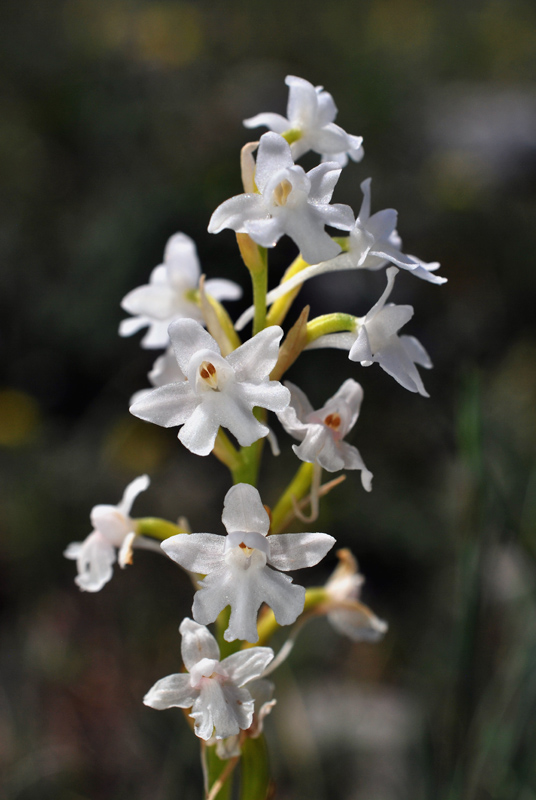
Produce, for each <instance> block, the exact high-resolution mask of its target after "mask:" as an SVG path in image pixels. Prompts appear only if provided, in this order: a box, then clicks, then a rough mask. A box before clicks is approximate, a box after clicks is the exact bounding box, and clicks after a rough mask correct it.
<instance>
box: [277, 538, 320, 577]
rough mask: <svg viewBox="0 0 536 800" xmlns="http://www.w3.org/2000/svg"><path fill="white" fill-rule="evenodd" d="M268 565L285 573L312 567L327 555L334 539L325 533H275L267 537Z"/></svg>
mask: <svg viewBox="0 0 536 800" xmlns="http://www.w3.org/2000/svg"><path fill="white" fill-rule="evenodd" d="M268 541H269V543H270V556H269V559H268V561H269V563H270V564H272V565H273V566H274V567H277V569H282V570H285V572H287V571H288V570H291V569H304V568H305V567H313V566H314V565H315V564H318V562H319V561H321V560H322V559H323V558H324V556H325V555H326V553H328V552H329V551H330V550H331V548H332V547H333V545H334V544H335V539H334V538H333V536H330V535H329V534H327V533H277V534H273V535H272V536H269V537H268Z"/></svg>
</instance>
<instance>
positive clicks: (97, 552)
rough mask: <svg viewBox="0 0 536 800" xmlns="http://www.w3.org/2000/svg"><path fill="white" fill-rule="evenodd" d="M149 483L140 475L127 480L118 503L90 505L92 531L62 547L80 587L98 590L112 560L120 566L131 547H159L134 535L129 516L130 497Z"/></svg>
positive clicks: (126, 561)
mask: <svg viewBox="0 0 536 800" xmlns="http://www.w3.org/2000/svg"><path fill="white" fill-rule="evenodd" d="M149 483H150V481H149V476H148V475H141V476H140V477H139V478H136V479H135V480H133V481H132V483H129V485H128V486H127V488H126V489H125V492H124V494H123V497H122V500H121V502H120V503H119V504H118V505H116V506H109V505H99V506H94V507H93V508H92V510H91V524H92V525H93V531H92V532H91V533H90V534H89V536H88V537H87V538H86V539H85V540H84V541H83V542H72V543H71V544H70V545H69V546H68V547H67V549H66V550H65V552H64V554H63V555H64V556H65V557H66V558H70V559H72V560H73V561H76V563H77V568H78V575H77V576H76V578H75V582H76V583H77V585H78V586H79V587H80V588H81V589H82V590H83V591H85V592H98V591H100V590H101V589H102V587H103V586H104V584H106V583H108V581H109V580H110V579H111V577H112V574H113V569H112V567H113V565H114V564H115V562H116V560H117V561H119V566H120V567H125V566H126V565H127V564H130V563H131V561H132V548H133V547H141V548H145V549H147V550H155V551H158V550H160V545H159V543H158V542H153V541H151V540H150V539H145V538H143V537H141V536H137V535H136V523H135V521H134V520H133V519H131V518H130V517H129V514H130V509H131V508H132V504H133V503H134V500H135V499H136V497H137V496H138V495H139V494H140V492H144V491H145V490H146V489H147V487H148V486H149ZM117 551H119V553H117Z"/></svg>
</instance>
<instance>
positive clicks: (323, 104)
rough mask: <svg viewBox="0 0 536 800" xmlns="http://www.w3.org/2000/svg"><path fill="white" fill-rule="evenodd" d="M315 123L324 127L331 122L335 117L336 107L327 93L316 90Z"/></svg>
mask: <svg viewBox="0 0 536 800" xmlns="http://www.w3.org/2000/svg"><path fill="white" fill-rule="evenodd" d="M316 94H317V103H318V109H317V123H318V124H319V125H321V126H322V127H324V126H325V125H329V123H330V122H333V120H334V119H335V117H336V116H337V106H336V105H335V101H334V99H333V97H332V96H331V95H330V93H329V92H322V91H321V92H319V91H318V90H317V93H316Z"/></svg>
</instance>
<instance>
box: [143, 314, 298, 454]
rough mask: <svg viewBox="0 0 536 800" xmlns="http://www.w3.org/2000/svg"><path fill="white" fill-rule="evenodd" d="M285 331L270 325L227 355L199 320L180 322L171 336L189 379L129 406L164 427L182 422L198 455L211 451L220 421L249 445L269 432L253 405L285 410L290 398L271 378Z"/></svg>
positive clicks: (186, 442)
mask: <svg viewBox="0 0 536 800" xmlns="http://www.w3.org/2000/svg"><path fill="white" fill-rule="evenodd" d="M282 335H283V331H282V329H281V328H279V327H277V326H271V327H269V328H265V329H264V330H263V331H260V333H258V334H257V335H256V336H253V337H252V338H251V339H249V340H248V341H247V342H245V343H244V344H243V345H241V346H240V347H238V348H237V349H236V350H233V352H232V353H230V354H229V355H228V356H227V357H226V358H223V356H222V355H221V351H220V348H219V346H218V344H217V343H216V341H215V340H214V339H213V338H212V336H211V335H210V334H209V333H207V331H205V330H204V329H203V328H202V327H201V325H200V324H199V323H198V322H195V320H193V319H178V320H175V322H173V323H172V324H171V325H170V326H169V336H170V339H171V343H172V346H173V350H174V353H175V358H176V359H177V362H178V365H179V368H180V370H181V371H182V373H183V374H184V375H186V376H187V379H186V380H185V381H177V382H176V383H168V384H166V385H165V386H160V387H158V388H157V389H153V390H151V391H149V392H147V393H146V394H144V395H143V396H142V397H141V398H140V399H139V400H137V401H136V402H135V403H134V405H132V406H131V407H130V411H131V413H132V414H134V416H136V417H140V419H144V420H147V421H148V422H154V423H155V424H156V425H162V426H163V427H165V428H171V427H174V426H175V425H182V427H181V429H180V431H179V434H178V437H179V439H180V441H181V442H182V443H183V445H184V446H185V447H187V448H188V450H190V451H191V452H192V453H196V454H197V455H199V456H206V455H208V454H209V453H210V452H211V451H212V449H213V447H214V442H215V439H216V435H217V433H218V429H219V427H220V425H221V426H222V427H224V428H227V429H228V430H230V431H231V433H232V434H233V436H235V437H236V439H237V440H238V442H239V444H240V445H241V446H242V447H248V446H249V445H250V444H253V442H256V441H257V439H261V438H262V437H263V436H267V435H268V433H269V429H268V427H267V426H266V425H263V424H261V423H260V422H259V421H258V420H257V419H256V418H255V416H254V414H253V408H254V407H255V406H259V407H260V408H267V409H269V410H270V411H282V410H283V409H284V408H285V407H286V406H287V405H288V402H289V400H290V392H289V391H288V389H285V387H284V386H283V385H282V384H281V383H279V381H270V380H269V379H268V376H269V374H270V372H271V371H272V369H273V368H274V366H275V363H276V361H277V356H278V353H279V341H280V340H281V337H282Z"/></svg>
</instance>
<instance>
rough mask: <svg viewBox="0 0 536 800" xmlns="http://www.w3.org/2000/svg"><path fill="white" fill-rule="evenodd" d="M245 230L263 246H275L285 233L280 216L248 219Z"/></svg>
mask: <svg viewBox="0 0 536 800" xmlns="http://www.w3.org/2000/svg"><path fill="white" fill-rule="evenodd" d="M244 231H245V232H246V233H247V234H248V235H249V236H251V238H252V239H253V241H254V242H257V244H260V245H261V247H275V245H276V244H277V243H278V241H279V239H280V238H281V237H282V236H283V234H284V233H285V230H284V228H283V225H282V221H281V219H280V218H279V217H274V218H270V219H259V220H248V221H247V222H246V223H245V225H244Z"/></svg>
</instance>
